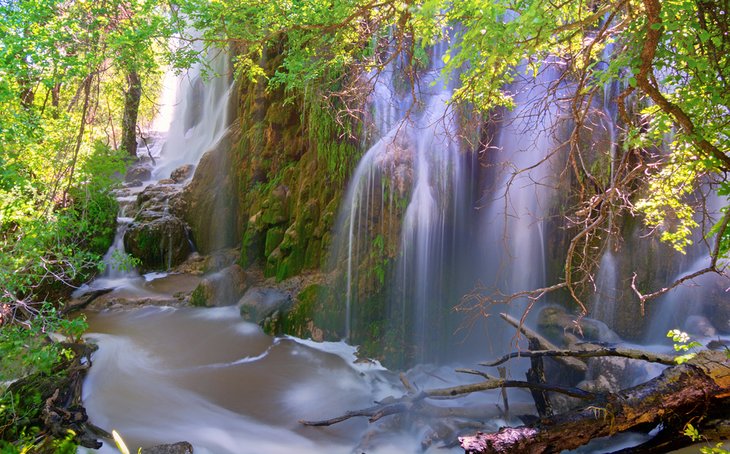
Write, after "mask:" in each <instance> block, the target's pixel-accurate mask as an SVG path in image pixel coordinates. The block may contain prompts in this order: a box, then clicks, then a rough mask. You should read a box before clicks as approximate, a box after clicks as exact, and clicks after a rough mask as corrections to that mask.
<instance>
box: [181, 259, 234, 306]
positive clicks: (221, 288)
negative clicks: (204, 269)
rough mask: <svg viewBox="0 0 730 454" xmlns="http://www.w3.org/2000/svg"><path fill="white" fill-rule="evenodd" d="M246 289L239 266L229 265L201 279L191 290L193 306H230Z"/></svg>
mask: <svg viewBox="0 0 730 454" xmlns="http://www.w3.org/2000/svg"><path fill="white" fill-rule="evenodd" d="M247 287H248V279H247V276H246V273H245V272H244V271H243V269H242V268H241V267H240V266H239V265H236V264H234V265H231V266H229V267H227V268H224V269H222V270H221V271H218V272H215V273H213V274H210V275H208V276H206V277H204V278H203V280H202V281H200V284H198V286H197V287H196V288H195V290H193V294H192V295H191V298H190V303H191V304H192V305H193V306H205V307H212V306H231V305H233V304H236V302H237V301H238V300H239V299H240V298H241V296H242V295H243V294H244V292H245V291H246V288H247Z"/></svg>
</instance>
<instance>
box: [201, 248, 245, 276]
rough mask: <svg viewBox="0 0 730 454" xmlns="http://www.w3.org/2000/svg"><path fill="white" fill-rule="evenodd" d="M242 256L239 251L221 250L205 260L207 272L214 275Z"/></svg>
mask: <svg viewBox="0 0 730 454" xmlns="http://www.w3.org/2000/svg"><path fill="white" fill-rule="evenodd" d="M240 256H241V251H240V250H239V249H221V250H218V251H215V252H213V253H212V254H210V255H209V256H207V257H206V258H205V272H206V273H212V272H216V271H220V270H222V269H223V268H227V267H229V266H231V265H233V264H234V263H236V260H238V258H239V257H240Z"/></svg>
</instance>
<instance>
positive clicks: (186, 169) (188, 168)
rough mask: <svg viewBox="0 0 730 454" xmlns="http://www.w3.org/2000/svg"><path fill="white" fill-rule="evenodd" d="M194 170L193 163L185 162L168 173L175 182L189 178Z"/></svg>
mask: <svg viewBox="0 0 730 454" xmlns="http://www.w3.org/2000/svg"><path fill="white" fill-rule="evenodd" d="M194 170H195V166H194V165H192V164H185V165H183V166H180V167H178V168H177V169H175V170H173V171H172V173H170V179H171V180H173V181H174V182H176V183H182V182H183V181H185V180H187V179H188V178H190V177H191V176H193V171H194Z"/></svg>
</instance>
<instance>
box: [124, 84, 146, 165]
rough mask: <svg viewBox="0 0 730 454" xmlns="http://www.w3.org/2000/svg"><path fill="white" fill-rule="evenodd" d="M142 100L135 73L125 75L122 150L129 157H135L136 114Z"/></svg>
mask: <svg viewBox="0 0 730 454" xmlns="http://www.w3.org/2000/svg"><path fill="white" fill-rule="evenodd" d="M141 98H142V82H141V81H140V79H139V74H137V71H135V70H131V71H129V72H128V73H127V91H126V92H125V93H124V116H123V118H122V148H123V149H124V150H126V151H127V153H128V154H129V155H130V156H134V157H136V156H137V134H136V132H137V114H138V113H139V101H140V99H141Z"/></svg>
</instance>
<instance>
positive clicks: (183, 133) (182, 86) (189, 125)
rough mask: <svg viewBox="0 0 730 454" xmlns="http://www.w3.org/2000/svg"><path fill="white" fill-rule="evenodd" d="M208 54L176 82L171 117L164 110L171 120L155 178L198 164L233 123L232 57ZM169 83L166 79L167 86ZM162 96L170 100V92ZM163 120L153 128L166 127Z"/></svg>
mask: <svg viewBox="0 0 730 454" xmlns="http://www.w3.org/2000/svg"><path fill="white" fill-rule="evenodd" d="M207 55H208V57H207V61H206V62H205V63H196V64H194V65H193V66H192V67H191V68H190V69H189V70H188V71H187V72H185V73H182V74H180V75H179V76H178V77H177V78H176V80H175V82H174V85H173V86H174V87H176V88H175V89H174V90H173V91H174V92H175V93H176V96H175V104H174V109H173V110H172V114H170V113H169V111H166V110H163V112H167V115H168V118H171V119H170V123H169V128H168V132H167V136H166V139H165V141H164V145H162V148H161V150H160V159H159V162H158V165H157V166H156V167H155V169H154V170H153V172H152V176H153V178H154V179H160V178H167V177H169V176H170V172H172V171H173V170H175V169H176V168H178V167H180V166H182V165H185V164H193V165H196V164H197V163H198V161H200V158H201V156H202V155H203V154H204V153H205V152H206V151H208V150H210V149H211V148H212V147H213V146H215V144H216V143H217V142H218V141H219V140H221V138H222V137H223V136H224V134H225V132H226V130H227V128H228V126H229V124H230V122H231V118H230V117H231V115H230V111H231V108H230V104H229V100H230V99H231V95H232V93H233V91H234V90H235V88H234V85H235V84H234V82H233V74H232V71H231V67H230V56H229V55H228V52H225V51H222V50H220V49H215V48H212V49H210V50H209V51H208V54H207ZM170 82H171V81H170V80H169V78H166V83H167V84H168V86H169V84H170ZM163 93H167V96H168V97H171V96H170V94H169V91H167V90H166V91H165V92H163ZM168 99H169V98H168ZM163 118H164V116H161V117H160V121H157V122H155V123H154V126H156V127H159V128H164V127H165V125H164V124H161V123H162V121H161V120H162V119H163Z"/></svg>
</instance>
